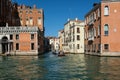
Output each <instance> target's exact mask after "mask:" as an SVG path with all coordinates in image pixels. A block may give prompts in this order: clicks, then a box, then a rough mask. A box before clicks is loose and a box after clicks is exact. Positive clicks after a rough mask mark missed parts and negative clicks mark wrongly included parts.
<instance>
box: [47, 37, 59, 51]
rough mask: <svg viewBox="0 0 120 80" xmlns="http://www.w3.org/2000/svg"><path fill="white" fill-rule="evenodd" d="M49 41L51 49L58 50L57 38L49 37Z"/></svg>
mask: <svg viewBox="0 0 120 80" xmlns="http://www.w3.org/2000/svg"><path fill="white" fill-rule="evenodd" d="M49 42H50V45H51V50H59V38H57V37H51V38H49Z"/></svg>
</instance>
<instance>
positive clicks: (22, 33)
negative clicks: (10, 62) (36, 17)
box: [0, 27, 40, 55]
mask: <svg viewBox="0 0 120 80" xmlns="http://www.w3.org/2000/svg"><path fill="white" fill-rule="evenodd" d="M38 35H39V29H38V27H0V53H3V54H4V53H6V54H10V55H38V53H39V49H40V45H38Z"/></svg>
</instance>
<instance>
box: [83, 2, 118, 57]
mask: <svg viewBox="0 0 120 80" xmlns="http://www.w3.org/2000/svg"><path fill="white" fill-rule="evenodd" d="M119 16H120V1H119V0H102V1H101V3H95V4H94V7H93V9H91V10H90V11H89V12H88V13H87V14H86V16H85V22H86V23H85V24H86V25H85V53H86V54H92V55H100V56H120V38H119V35H120V31H119V30H120V28H119V26H120V22H119V21H120V17H119Z"/></svg>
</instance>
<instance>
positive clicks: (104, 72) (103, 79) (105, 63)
mask: <svg viewBox="0 0 120 80" xmlns="http://www.w3.org/2000/svg"><path fill="white" fill-rule="evenodd" d="M119 79H120V58H119V57H97V56H89V55H83V54H67V55H66V56H65V57H58V56H56V55H53V54H52V53H47V54H45V55H41V56H39V57H38V56H9V57H3V56H1V57H0V80H119Z"/></svg>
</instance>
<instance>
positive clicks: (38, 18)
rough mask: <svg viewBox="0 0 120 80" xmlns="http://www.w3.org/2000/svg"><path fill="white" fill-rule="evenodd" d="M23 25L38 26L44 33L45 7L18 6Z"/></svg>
mask: <svg viewBox="0 0 120 80" xmlns="http://www.w3.org/2000/svg"><path fill="white" fill-rule="evenodd" d="M18 12H19V17H20V23H21V26H30V27H33V26H38V27H39V29H40V30H41V31H42V32H43V35H44V12H43V9H37V8H36V5H34V6H33V7H30V6H25V5H20V6H18Z"/></svg>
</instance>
